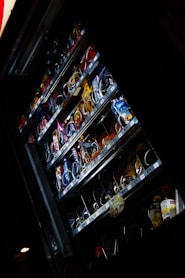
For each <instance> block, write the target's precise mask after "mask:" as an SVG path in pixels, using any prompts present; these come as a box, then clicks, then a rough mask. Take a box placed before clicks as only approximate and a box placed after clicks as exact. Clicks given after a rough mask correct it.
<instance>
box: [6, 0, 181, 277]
mask: <svg viewBox="0 0 185 278" xmlns="http://www.w3.org/2000/svg"><path fill="white" fill-rule="evenodd" d="M82 2H83V1H78V3H75V1H48V3H47V4H46V6H45V9H44V7H42V9H41V8H40V9H41V10H42V12H41V11H40V13H38V12H39V9H35V10H34V11H33V14H37V17H36V20H37V21H36V22H37V24H38V23H39V25H38V30H39V31H37V30H36V29H35V31H34V32H33V30H32V28H31V27H30V25H29V24H28V25H27V26H26V27H27V28H26V31H27V36H28V37H29V40H28V39H27V36H25V37H24V36H23V37H22V40H21V39H20V42H21V43H20V44H19V45H18V50H20V47H21V46H22V48H23V51H22V52H21V55H20V56H19V55H18V53H19V51H17V56H16V59H12V60H13V61H14V63H13V62H12V60H11V59H10V66H9V68H8V69H7V68H6V65H4V67H2V69H3V70H4V71H3V70H2V73H3V74H2V84H3V85H2V90H3V91H2V92H3V95H6V94H5V92H7V91H8V92H9V95H8V96H7V95H6V96H5V97H3V101H4V103H5V106H6V108H7V107H8V109H6V111H4V112H3V113H4V114H5V115H6V119H7V123H8V132H9V134H10V137H11V141H12V145H13V149H14V150H15V153H16V158H17V161H18V163H19V165H20V167H21V170H22V172H23V173H24V176H25V180H26V182H25V183H26V187H27V190H28V192H29V195H31V198H32V201H33V203H34V205H35V209H36V212H37V217H38V219H39V225H41V230H42V236H43V238H44V242H45V244H46V245H47V247H48V248H47V256H48V260H49V261H52V263H53V267H55V268H56V269H57V272H58V274H59V277H66V278H70V277H72V278H73V277H79V278H80V277H91V276H90V275H92V276H94V275H97V273H98V271H100V270H101V271H102V270H103V271H105V273H106V274H108V273H110V271H112V272H111V273H112V274H113V273H115V271H116V270H115V269H117V271H120V270H121V263H120V262H121V261H122V260H124V261H125V262H126V261H127V262H128V260H129V259H130V258H132V259H133V264H134V263H135V261H137V260H138V257H137V258H136V254H137V252H138V248H142V247H143V248H144V250H145V248H146V246H148V250H149V249H150V248H149V245H148V242H149V243H150V247H151V249H152V248H154V243H155V242H156V239H157V238H159V237H161V240H160V244H159V245H161V242H162V240H163V237H164V234H165V232H167V231H168V229H169V230H170V225H171V226H173V229H175V228H174V227H179V226H178V225H180V224H179V223H181V220H182V218H183V217H184V189H183V175H182V171H181V168H182V166H181V165H180V162H179V160H178V157H179V151H180V150H179V149H181V148H182V149H183V145H180V142H181V138H179V137H180V136H181V133H182V130H181V131H180V130H179V129H178V123H179V124H180V122H181V114H182V112H181V111H179V109H178V108H177V106H178V104H177V103H178V102H180V97H179V96H178V94H179V88H180V86H181V84H182V80H181V75H179V73H181V74H182V71H183V65H182V63H181V64H180V59H179V57H178V55H177V53H178V51H177V50H175V49H174V48H173V46H172V45H171V44H170V43H169V42H170V38H171V37H170V36H168V33H167V32H165V29H164V28H163V27H166V25H165V23H166V24H167V23H168V18H167V17H162V15H161V18H162V19H163V21H162V19H161V18H160V17H159V13H157V12H156V11H155V10H154V11H153V12H151V10H150V7H149V6H148V5H147V4H146V3H142V4H135V5H134V6H131V5H129V4H127V5H126V4H123V6H122V7H120V4H119V3H115V2H114V3H112V5H111V6H110V5H108V4H107V3H106V7H104V8H103V7H101V8H100V7H99V5H98V3H96V2H97V1H94V2H93V3H86V4H84V3H82ZM30 5H31V4H30ZM107 5H108V6H107ZM151 5H152V4H151ZM32 8H33V7H32ZM160 11H161V12H162V9H161V10H160ZM17 14H18V12H17ZM39 14H40V17H39V16H38V15H39ZM15 15H16V13H15ZM29 15H30V14H29ZM15 18H16V17H15ZM12 22H14V21H13V19H12ZM30 22H31V23H33V18H32V20H31V19H30ZM169 26H170V25H169ZM29 28H30V29H29ZM166 28H167V27H166ZM23 29H24V28H23V27H22V28H21V30H22V31H23ZM33 29H34V28H33ZM162 35H163V36H162ZM4 36H5V37H4V41H5V42H6V34H5V35H4ZM18 38H19V37H18ZM4 41H3V39H2V45H3V43H4ZM24 43H25V44H24ZM23 46H24V47H23ZM10 54H11V53H10ZM10 54H9V58H11V55H10ZM169 55H170V62H169V60H168V59H169ZM175 66H178V69H177V68H176V69H175ZM7 67H8V66H7ZM177 82H178V85H177ZM175 88H176V91H174V90H175ZM172 91H173V93H174V95H173V96H172V94H171V93H172ZM15 92H16V93H15ZM179 105H180V104H179ZM179 108H180V106H179ZM4 110H5V109H4ZM10 123H11V126H10ZM181 127H182V126H181ZM178 142H179V145H178ZM179 219H180V220H179ZM176 222H177V223H176ZM171 223H172V224H171ZM174 223H176V225H177V226H176V225H175V224H174ZM171 229H172V228H171ZM173 231H174V230H173ZM175 231H176V230H175ZM48 250H49V255H48ZM148 250H145V251H146V253H147V252H148ZM132 252H134V253H135V256H133V253H132ZM151 252H153V251H151ZM145 257H146V255H145ZM129 265H130V263H129ZM125 267H126V266H125ZM127 267H128V265H127ZM129 267H130V266H129ZM130 271H131V270H130ZM61 275H63V276H61Z"/></svg>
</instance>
